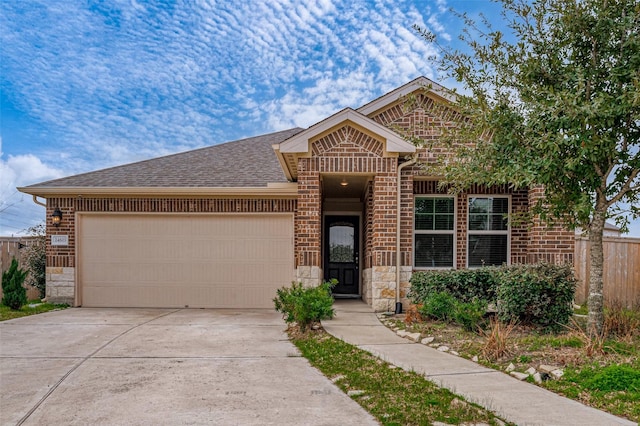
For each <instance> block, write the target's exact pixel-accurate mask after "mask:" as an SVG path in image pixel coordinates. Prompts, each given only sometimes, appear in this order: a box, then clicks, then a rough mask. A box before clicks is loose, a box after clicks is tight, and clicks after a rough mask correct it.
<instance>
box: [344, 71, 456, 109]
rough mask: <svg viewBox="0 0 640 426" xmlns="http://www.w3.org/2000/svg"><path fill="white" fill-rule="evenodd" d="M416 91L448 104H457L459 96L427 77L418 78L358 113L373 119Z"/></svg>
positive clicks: (365, 106) (369, 104) (372, 102)
mask: <svg viewBox="0 0 640 426" xmlns="http://www.w3.org/2000/svg"><path fill="white" fill-rule="evenodd" d="M416 91H423V92H426V93H428V94H429V96H433V97H435V98H437V99H439V100H442V101H445V102H446V103H449V104H452V103H456V101H457V96H456V94H455V93H453V92H452V91H450V90H449V89H447V88H445V87H444V86H441V85H439V84H438V83H436V82H434V81H432V80H429V79H428V78H426V77H418V78H416V79H415V80H413V81H410V82H409V83H407V84H405V85H403V86H400V87H398V88H397V89H394V90H392V91H391V92H389V93H387V94H385V95H382V96H380V97H379V98H377V99H374V100H373V101H371V102H369V103H368V104H365V105H363V106H361V107H360V108H358V109H357V111H358V112H359V113H361V114H363V115H366V116H367V117H370V118H372V117H373V116H375V115H377V114H378V113H379V112H380V111H382V110H384V109H386V108H389V107H390V106H392V105H394V104H396V103H398V102H400V101H401V100H402V98H403V97H405V96H407V95H410V94H411V93H414V92H416Z"/></svg>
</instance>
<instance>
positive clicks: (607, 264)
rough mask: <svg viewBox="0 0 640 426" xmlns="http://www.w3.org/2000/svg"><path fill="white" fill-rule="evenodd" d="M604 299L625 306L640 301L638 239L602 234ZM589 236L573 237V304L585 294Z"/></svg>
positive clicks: (583, 297)
mask: <svg viewBox="0 0 640 426" xmlns="http://www.w3.org/2000/svg"><path fill="white" fill-rule="evenodd" d="M603 246H604V247H603V249H604V273H603V285H604V300H605V303H608V302H614V301H617V302H620V303H622V304H623V305H626V307H629V308H630V307H632V306H633V305H636V306H638V305H639V304H640V238H620V237H604V238H603ZM589 247H590V244H589V239H588V238H585V237H578V238H576V252H575V258H574V260H575V269H576V277H577V278H578V280H579V283H578V288H577V289H576V303H578V304H582V303H584V302H586V300H587V298H588V297H589Z"/></svg>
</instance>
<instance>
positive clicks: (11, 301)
mask: <svg viewBox="0 0 640 426" xmlns="http://www.w3.org/2000/svg"><path fill="white" fill-rule="evenodd" d="M26 276H27V272H26V271H23V270H22V269H20V268H18V261H17V260H16V259H15V258H13V260H12V261H11V266H10V267H9V269H7V270H6V271H4V272H3V273H2V304H3V305H5V306H8V307H10V308H11V309H20V308H21V307H22V305H24V304H25V303H27V289H26V288H24V287H23V286H22V283H24V279H25V278H26Z"/></svg>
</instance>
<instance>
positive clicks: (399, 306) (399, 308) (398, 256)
mask: <svg viewBox="0 0 640 426" xmlns="http://www.w3.org/2000/svg"><path fill="white" fill-rule="evenodd" d="M415 162H416V159H415V158H412V159H411V160H409V161H405V162H404V163H401V164H400V165H399V166H398V204H397V210H396V211H397V213H396V311H395V313H396V314H401V313H402V302H400V263H401V261H402V256H401V253H400V214H401V210H400V203H401V199H402V191H401V189H402V169H404V168H405V167H407V166H410V165H412V164H415Z"/></svg>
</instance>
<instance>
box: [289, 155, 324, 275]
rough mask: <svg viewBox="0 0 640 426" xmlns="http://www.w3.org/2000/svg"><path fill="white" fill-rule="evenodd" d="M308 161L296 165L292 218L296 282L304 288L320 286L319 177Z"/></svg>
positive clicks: (320, 219)
mask: <svg viewBox="0 0 640 426" xmlns="http://www.w3.org/2000/svg"><path fill="white" fill-rule="evenodd" d="M310 166H311V164H310V161H309V159H305V158H303V159H301V160H300V162H299V165H298V210H297V212H296V217H295V229H296V236H295V253H296V279H297V280H298V281H301V282H302V283H304V284H306V285H311V286H313V285H318V284H320V283H321V282H322V278H323V276H322V265H321V263H320V262H321V253H322V245H321V244H322V243H321V241H322V194H321V192H320V173H319V172H318V171H317V170H313V169H311V167H310Z"/></svg>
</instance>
